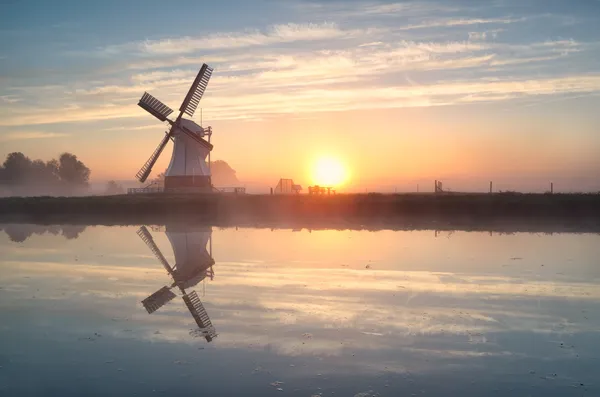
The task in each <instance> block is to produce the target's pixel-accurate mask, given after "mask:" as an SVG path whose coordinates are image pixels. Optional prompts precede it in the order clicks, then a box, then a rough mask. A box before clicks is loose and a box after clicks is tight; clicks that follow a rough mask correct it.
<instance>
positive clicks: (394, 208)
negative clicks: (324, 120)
mask: <svg viewBox="0 0 600 397" xmlns="http://www.w3.org/2000/svg"><path fill="white" fill-rule="evenodd" d="M174 221H181V222H206V223H210V224H213V225H224V226H231V225H263V226H268V225H289V226H290V227H295V226H298V227H311V226H314V227H334V228H335V227H342V228H344V227H347V226H349V225H353V226H354V227H365V228H369V227H375V228H399V229H411V228H425V229H439V230H444V229H448V228H463V229H464V228H468V229H473V230H479V229H482V230H497V229H498V228H500V229H501V228H502V227H504V226H508V225H515V224H521V225H523V227H520V228H518V229H523V228H525V229H527V230H533V231H535V230H537V229H547V228H551V229H552V230H555V231H561V230H573V229H576V230H581V231H594V232H598V231H599V230H600V195H598V194H554V195H550V194H450V195H446V194H444V195H433V194H397V195H383V194H356V195H351V194H349V195H336V196H326V197H317V196H270V195H238V196H236V195H122V196H92V197H25V198H23V197H10V198H2V199H0V222H4V223H6V222H27V223H82V224H83V223H85V224H142V223H145V224H164V223H168V222H174ZM503 225H504V226H503ZM490 226H493V227H490Z"/></svg>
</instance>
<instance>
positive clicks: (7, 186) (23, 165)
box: [0, 152, 90, 195]
mask: <svg viewBox="0 0 600 397" xmlns="http://www.w3.org/2000/svg"><path fill="white" fill-rule="evenodd" d="M89 178H90V169H89V168H88V167H86V166H85V164H83V163H82V162H81V161H79V160H78V159H77V156H75V155H73V154H71V153H63V154H62V155H61V156H60V159H59V160H56V159H52V160H50V161H47V162H44V161H42V160H33V161H32V160H31V159H30V158H29V157H27V156H25V155H24V154H23V153H20V152H13V153H10V154H9V155H8V156H6V160H5V161H4V163H3V164H2V165H0V191H3V192H4V193H3V194H27V195H30V194H56V193H61V192H64V191H65V189H67V192H68V191H69V190H72V189H73V188H82V187H87V186H88V181H89Z"/></svg>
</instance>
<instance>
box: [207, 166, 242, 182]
mask: <svg viewBox="0 0 600 397" xmlns="http://www.w3.org/2000/svg"><path fill="white" fill-rule="evenodd" d="M210 171H211V173H212V183H213V185H215V186H228V187H233V186H238V185H239V184H240V181H239V180H238V179H237V176H236V173H235V170H234V169H233V168H231V166H230V165H229V164H227V162H226V161H223V160H215V161H212V162H211V164H210Z"/></svg>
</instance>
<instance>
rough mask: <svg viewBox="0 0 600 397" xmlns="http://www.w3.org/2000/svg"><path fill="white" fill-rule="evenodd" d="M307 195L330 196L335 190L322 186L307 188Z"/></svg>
mask: <svg viewBox="0 0 600 397" xmlns="http://www.w3.org/2000/svg"><path fill="white" fill-rule="evenodd" d="M308 194H310V195H328V196H329V195H331V194H335V189H333V188H331V187H324V186H318V185H315V186H309V187H308Z"/></svg>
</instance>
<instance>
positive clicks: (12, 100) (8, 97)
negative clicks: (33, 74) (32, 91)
mask: <svg viewBox="0 0 600 397" xmlns="http://www.w3.org/2000/svg"><path fill="white" fill-rule="evenodd" d="M0 101H2V102H3V103H8V104H12V103H17V102H21V101H22V99H21V98H17V97H16V96H14V95H2V96H0Z"/></svg>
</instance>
